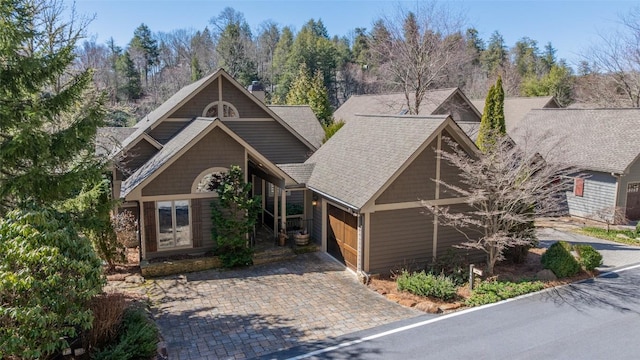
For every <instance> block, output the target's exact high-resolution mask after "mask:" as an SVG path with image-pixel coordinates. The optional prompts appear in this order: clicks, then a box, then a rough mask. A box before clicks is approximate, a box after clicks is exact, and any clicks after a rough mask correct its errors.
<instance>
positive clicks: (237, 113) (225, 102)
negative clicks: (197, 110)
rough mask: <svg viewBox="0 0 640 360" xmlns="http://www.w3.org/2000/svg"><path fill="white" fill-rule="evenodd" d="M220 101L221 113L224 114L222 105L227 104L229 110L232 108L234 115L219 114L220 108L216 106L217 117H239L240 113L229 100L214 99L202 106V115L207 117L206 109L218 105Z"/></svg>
mask: <svg viewBox="0 0 640 360" xmlns="http://www.w3.org/2000/svg"><path fill="white" fill-rule="evenodd" d="M220 103H222V115H224V106H228V107H230V108H231V110H233V112H234V113H235V114H236V116H220V108H218V116H217V117H218V118H219V119H237V118H239V117H240V113H239V112H238V109H236V107H235V106H233V104H231V103H230V102H227V101H214V102H212V103H210V104H209V105H207V106H205V107H204V110H203V111H202V117H209V116H207V111H209V109H211V108H212V107H214V106H218V105H219V104H220Z"/></svg>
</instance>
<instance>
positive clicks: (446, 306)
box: [439, 302, 462, 312]
mask: <svg viewBox="0 0 640 360" xmlns="http://www.w3.org/2000/svg"><path fill="white" fill-rule="evenodd" d="M461 307H462V303H459V302H456V303H452V304H442V305H440V307H439V308H440V310H441V311H443V312H444V311H449V310H455V309H459V308H461Z"/></svg>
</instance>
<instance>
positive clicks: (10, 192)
mask: <svg viewBox="0 0 640 360" xmlns="http://www.w3.org/2000/svg"><path fill="white" fill-rule="evenodd" d="M37 11H39V10H38V9H36V8H35V7H33V6H31V2H29V1H26V0H8V1H3V2H2V3H1V4H0V19H2V20H1V22H2V36H1V37H0V38H1V39H0V59H1V60H0V84H2V86H0V149H1V151H0V214H4V213H5V212H6V211H7V210H8V209H9V208H12V207H15V206H20V205H24V204H25V203H36V204H41V205H44V204H50V203H53V202H56V201H60V200H64V199H67V198H69V197H71V196H73V195H75V194H77V193H78V192H79V190H80V189H81V188H82V186H83V184H85V183H87V182H88V181H92V180H97V178H98V177H99V174H100V170H99V168H98V167H97V166H96V162H95V160H94V158H93V152H94V138H95V133H96V128H97V127H98V126H100V125H101V124H102V123H103V117H104V110H103V108H102V100H101V99H99V98H97V97H96V96H95V95H94V94H92V93H91V91H90V90H89V87H90V85H91V81H92V73H91V72H90V71H88V70H87V71H84V72H80V73H74V74H70V73H69V72H67V69H68V68H69V66H71V64H72V63H73V61H74V48H75V42H74V41H69V42H67V43H64V44H60V46H59V47H57V48H56V49H54V50H52V49H51V47H48V46H42V47H36V48H33V47H32V46H33V44H38V43H42V44H47V38H46V33H45V31H44V30H42V29H40V28H39V27H38V22H37V17H36V15H37ZM27 48H29V49H28V50H27ZM56 89H59V90H56Z"/></svg>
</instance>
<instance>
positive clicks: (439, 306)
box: [368, 248, 598, 313]
mask: <svg viewBox="0 0 640 360" xmlns="http://www.w3.org/2000/svg"><path fill="white" fill-rule="evenodd" d="M545 251H546V249H542V248H533V249H530V250H529V254H528V255H527V258H526V260H525V262H524V263H522V264H513V263H501V264H498V265H496V268H495V271H494V272H495V275H494V277H493V279H497V280H500V281H511V282H517V281H522V280H531V279H535V277H536V273H538V272H539V271H540V270H542V269H543V267H542V264H541V263H540V257H541V256H542V254H543V253H544V252H545ZM597 275H598V272H597V271H593V272H586V271H582V272H580V273H579V274H578V275H576V276H573V277H569V278H564V279H560V280H555V281H546V282H545V283H544V286H545V288H550V287H556V286H560V285H566V284H570V283H573V282H576V281H580V280H584V279H589V278H592V277H595V276H597ZM368 286H369V288H370V289H371V290H373V291H375V292H377V293H379V294H381V295H383V296H385V297H386V298H387V299H389V300H391V301H394V302H396V303H398V304H400V305H403V306H407V307H413V308H416V309H418V310H421V311H425V312H428V313H442V312H449V311H452V310H457V309H460V308H463V307H465V305H464V300H465V299H467V298H468V297H469V296H471V291H470V290H469V287H468V286H464V287H460V288H458V298H457V299H456V300H455V301H451V302H445V301H442V300H439V299H435V298H429V297H423V296H418V295H414V294H411V293H409V292H405V291H399V290H398V289H397V286H396V282H395V278H394V277H393V276H391V275H388V276H381V277H378V278H375V279H371V281H370V282H369V284H368Z"/></svg>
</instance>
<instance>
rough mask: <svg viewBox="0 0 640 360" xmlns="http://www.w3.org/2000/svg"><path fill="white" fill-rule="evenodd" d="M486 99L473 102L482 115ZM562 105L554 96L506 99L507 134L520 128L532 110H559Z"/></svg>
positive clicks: (505, 118)
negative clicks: (519, 125)
mask: <svg viewBox="0 0 640 360" xmlns="http://www.w3.org/2000/svg"><path fill="white" fill-rule="evenodd" d="M484 102H485V99H474V100H471V103H472V104H473V106H475V107H476V109H478V112H480V114H482V112H483V111H484ZM559 107H560V104H558V102H557V101H556V98H555V97H553V96H532V97H506V98H504V120H505V124H506V126H507V132H509V131H511V130H513V129H515V128H516V127H518V124H520V122H521V121H522V119H524V117H525V116H526V115H527V113H528V112H529V111H530V110H532V109H545V108H559Z"/></svg>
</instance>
